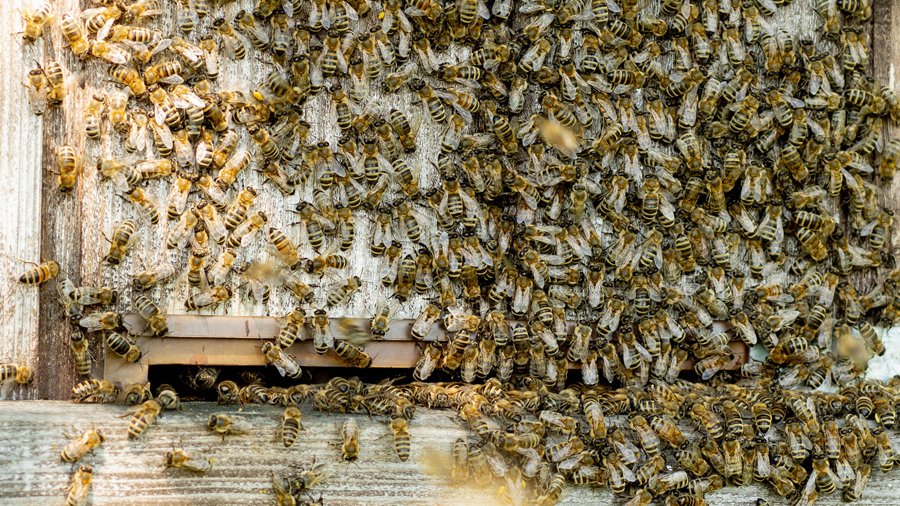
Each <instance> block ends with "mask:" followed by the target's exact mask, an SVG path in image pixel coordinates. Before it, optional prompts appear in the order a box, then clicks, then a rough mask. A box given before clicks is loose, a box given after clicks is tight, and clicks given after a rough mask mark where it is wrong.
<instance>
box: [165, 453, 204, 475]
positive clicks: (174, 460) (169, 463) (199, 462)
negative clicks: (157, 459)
mask: <svg viewBox="0 0 900 506" xmlns="http://www.w3.org/2000/svg"><path fill="white" fill-rule="evenodd" d="M163 462H164V464H165V466H166V468H167V469H168V468H172V469H182V470H184V471H188V472H191V473H199V474H202V473H206V472H208V471H209V470H211V469H212V467H213V460H212V459H210V458H207V457H197V456H195V455H191V454H189V453H187V452H185V451H184V449H183V448H174V449H172V450H169V451H167V452H166V454H165V456H164V458H163Z"/></svg>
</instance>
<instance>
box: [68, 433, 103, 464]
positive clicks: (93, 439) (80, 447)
mask: <svg viewBox="0 0 900 506" xmlns="http://www.w3.org/2000/svg"><path fill="white" fill-rule="evenodd" d="M105 440H106V438H105V437H103V433H101V432H100V431H99V430H97V429H93V430H89V431H87V432H85V433H84V434H82V435H81V436H79V437H78V438H77V439H73V440H72V441H71V442H70V443H69V444H67V445H66V446H65V447H64V448H63V449H62V451H61V452H60V454H59V456H60V458H61V459H62V461H63V462H70V463H71V462H77V461H78V460H79V459H80V458H81V457H84V456H85V455H87V454H88V453H91V452H93V451H94V450H95V449H97V448H99V447H100V445H101V444H102V443H103V441H105Z"/></svg>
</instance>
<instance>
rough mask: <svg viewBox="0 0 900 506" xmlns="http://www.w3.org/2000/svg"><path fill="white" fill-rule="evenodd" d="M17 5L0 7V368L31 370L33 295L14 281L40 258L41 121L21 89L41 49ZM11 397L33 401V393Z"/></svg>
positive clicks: (35, 333) (30, 390)
mask: <svg viewBox="0 0 900 506" xmlns="http://www.w3.org/2000/svg"><path fill="white" fill-rule="evenodd" d="M20 7H21V3H20V2H18V1H13V2H2V3H0V48H2V49H0V97H2V98H0V182H2V186H3V189H2V192H0V194H2V199H0V245H2V246H0V336H2V337H0V362H16V363H20V364H30V365H32V366H33V365H34V363H35V360H36V355H37V352H38V351H39V349H40V348H39V345H38V339H37V337H38V314H37V310H38V292H39V291H40V289H37V288H33V287H25V286H22V285H19V284H18V283H17V282H16V278H18V276H19V275H20V274H21V273H22V272H23V271H24V270H26V269H28V268H29V267H31V266H30V265H28V264H27V263H25V262H38V261H39V260H40V257H41V250H40V247H41V228H40V227H41V152H42V147H41V139H42V126H43V125H42V123H43V118H41V117H40V116H35V115H34V114H32V112H31V106H30V105H29V102H28V90H27V88H26V87H25V86H24V85H23V81H24V80H25V78H26V76H27V74H28V70H29V69H30V68H32V66H33V62H32V60H33V59H37V60H40V59H41V56H42V53H43V49H42V47H41V44H40V43H38V44H35V45H24V44H23V43H22V38H21V35H20V34H17V33H16V32H19V31H20V30H22V22H21V19H20V17H19V13H18V11H17V9H18V8H20ZM15 395H16V397H20V398H29V399H33V398H36V397H37V392H36V390H35V389H34V388H27V389H20V390H17V391H16V394H15Z"/></svg>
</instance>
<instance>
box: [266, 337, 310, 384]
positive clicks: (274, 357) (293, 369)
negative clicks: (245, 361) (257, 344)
mask: <svg viewBox="0 0 900 506" xmlns="http://www.w3.org/2000/svg"><path fill="white" fill-rule="evenodd" d="M262 353H263V355H264V356H265V358H266V363H268V364H270V365H274V366H275V369H277V370H278V373H279V374H281V375H282V376H287V377H289V378H294V379H296V378H299V377H300V375H301V374H302V373H303V370H302V369H300V366H299V365H298V364H297V361H296V359H294V357H292V356H290V355H288V354H287V353H285V352H284V350H282V349H281V348H279V347H278V346H276V345H274V344H272V343H265V344H264V345H263V347H262Z"/></svg>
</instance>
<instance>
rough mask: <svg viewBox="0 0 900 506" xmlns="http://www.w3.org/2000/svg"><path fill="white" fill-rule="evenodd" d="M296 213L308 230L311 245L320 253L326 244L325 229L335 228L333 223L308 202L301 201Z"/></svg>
mask: <svg viewBox="0 0 900 506" xmlns="http://www.w3.org/2000/svg"><path fill="white" fill-rule="evenodd" d="M295 212H296V213H297V214H299V215H300V222H301V223H303V226H304V228H305V229H306V235H307V238H308V239H309V243H310V245H311V246H312V247H313V249H315V250H316V251H320V250H321V249H322V246H323V245H324V244H325V228H328V227H330V228H333V223H330V222H329V221H328V220H326V219H325V218H324V217H322V216H321V214H319V213H318V212H317V211H316V209H315V207H313V205H312V204H310V203H308V202H302V201H301V202H300V203H299V204H297V208H296V211H295Z"/></svg>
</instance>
